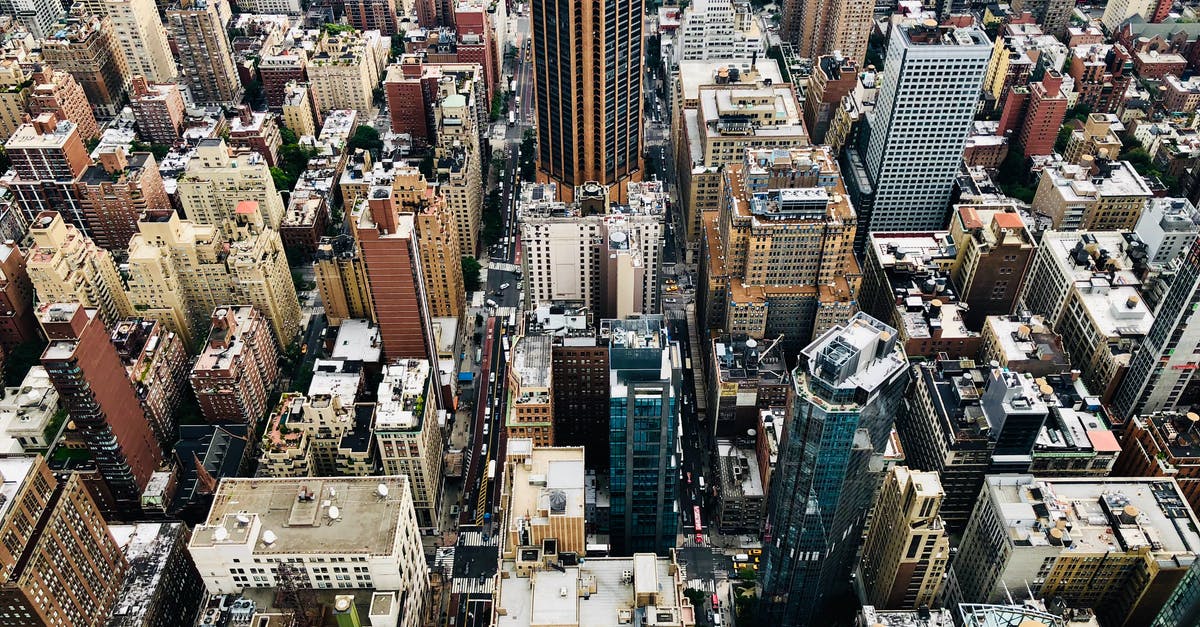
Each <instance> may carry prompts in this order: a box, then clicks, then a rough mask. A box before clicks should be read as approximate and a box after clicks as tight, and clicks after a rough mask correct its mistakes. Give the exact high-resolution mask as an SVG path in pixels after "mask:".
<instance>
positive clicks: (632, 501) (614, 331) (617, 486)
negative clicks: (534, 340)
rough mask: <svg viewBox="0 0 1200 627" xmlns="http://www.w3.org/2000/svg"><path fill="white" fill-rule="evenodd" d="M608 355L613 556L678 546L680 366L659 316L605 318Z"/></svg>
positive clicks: (676, 350) (602, 329)
mask: <svg viewBox="0 0 1200 627" xmlns="http://www.w3.org/2000/svg"><path fill="white" fill-rule="evenodd" d="M600 336H601V337H602V338H605V339H607V340H608V342H609V344H608V351H609V381H610V382H611V387H610V390H609V405H608V407H609V427H610V430H611V433H610V435H609V448H608V450H609V453H610V454H609V464H610V467H609V489H610V492H611V497H610V498H611V501H610V507H611V509H610V512H611V513H610V515H611V518H610V521H611V541H612V550H613V553H614V554H616V555H629V554H633V553H640V552H649V551H654V552H656V553H660V554H664V555H665V554H666V553H667V552H668V551H670V550H671V549H672V548H673V547H674V546H675V533H676V531H677V529H678V526H679V522H678V516H677V515H676V513H675V486H676V485H678V481H677V477H676V475H677V473H678V472H679V469H678V463H679V460H677V459H676V458H675V455H674V452H675V446H676V444H675V442H676V439H677V438H678V437H679V434H678V433H676V425H677V424H678V421H679V414H678V412H679V393H680V387H679V386H680V377H681V374H680V373H681V372H682V368H681V362H680V357H679V344H677V343H674V342H672V341H671V338H670V336H669V334H668V332H667V326H666V324H665V322H664V319H663V317H662V316H659V315H654V316H642V317H633V318H626V319H623V320H601V321H600Z"/></svg>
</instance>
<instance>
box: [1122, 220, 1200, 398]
mask: <svg viewBox="0 0 1200 627" xmlns="http://www.w3.org/2000/svg"><path fill="white" fill-rule="evenodd" d="M1197 311H1200V240H1197V241H1195V242H1192V248H1191V250H1190V251H1188V254H1187V256H1186V257H1184V258H1183V265H1182V266H1180V268H1179V273H1178V274H1176V275H1175V279H1174V280H1173V281H1172V282H1171V288H1170V290H1168V291H1167V295H1166V297H1165V298H1164V299H1163V302H1162V304H1161V305H1159V307H1158V310H1157V312H1156V314H1155V317H1154V324H1152V325H1151V326H1150V332H1149V333H1147V334H1146V339H1145V341H1144V342H1142V345H1141V346H1140V347H1138V350H1137V352H1136V353H1135V354H1134V356H1133V361H1132V362H1131V363H1130V364H1129V370H1128V371H1127V372H1126V373H1125V378H1124V379H1122V380H1121V385H1120V387H1118V388H1117V393H1116V396H1114V397H1113V411H1115V412H1116V413H1117V414H1118V415H1120V416H1122V417H1125V418H1130V417H1133V416H1137V415H1143V414H1149V413H1153V412H1157V411H1162V410H1170V409H1175V407H1176V405H1177V404H1179V403H1180V398H1181V396H1182V395H1183V393H1184V392H1185V391H1186V390H1187V389H1188V388H1190V387H1192V386H1193V385H1194V383H1193V378H1194V377H1195V376H1196V362H1197V360H1196V351H1197V350H1200V314H1198V313H1197Z"/></svg>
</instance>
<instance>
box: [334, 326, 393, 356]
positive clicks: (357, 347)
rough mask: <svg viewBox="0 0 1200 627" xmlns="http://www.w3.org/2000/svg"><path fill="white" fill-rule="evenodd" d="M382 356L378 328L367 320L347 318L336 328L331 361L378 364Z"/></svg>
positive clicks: (381, 343)
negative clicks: (342, 360)
mask: <svg viewBox="0 0 1200 627" xmlns="http://www.w3.org/2000/svg"><path fill="white" fill-rule="evenodd" d="M382 355H383V341H382V339H381V338H380V335H379V326H378V325H376V324H374V323H372V322H370V321H369V320H362V319H360V318H349V319H346V320H343V321H342V324H341V326H339V327H338V332H337V339H336V340H334V345H333V353H332V354H331V355H330V357H332V358H333V359H345V360H347V361H361V362H364V363H378V362H379V360H380V358H381V357H382Z"/></svg>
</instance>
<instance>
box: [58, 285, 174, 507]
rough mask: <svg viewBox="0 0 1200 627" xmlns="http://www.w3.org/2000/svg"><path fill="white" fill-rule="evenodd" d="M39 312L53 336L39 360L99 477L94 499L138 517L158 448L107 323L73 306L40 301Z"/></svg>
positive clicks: (92, 312)
mask: <svg viewBox="0 0 1200 627" xmlns="http://www.w3.org/2000/svg"><path fill="white" fill-rule="evenodd" d="M38 313H39V318H40V320H41V323H42V330H44V331H45V332H46V338H47V339H49V340H50V343H49V345H47V346H46V350H45V352H43V353H42V365H43V366H44V367H45V368H46V373H47V374H49V375H50V382H51V383H53V384H54V389H56V390H58V395H59V398H61V399H62V401H63V406H64V407H65V408H66V410H67V414H68V415H69V416H70V418H71V421H72V422H73V423H75V427H76V428H77V429H78V430H79V432H80V434H81V435H82V436H83V441H84V443H85V444H86V445H87V448H88V451H89V452H90V453H91V455H92V459H93V460H94V461H95V463H96V471H97V473H98V474H99V475H100V478H101V480H102V482H101V483H100V484H99V485H97V486H96V487H97V488H98V489H100V490H103V493H102V494H94V496H95V497H96V500H97V501H99V502H100V504H101V508H102V509H104V510H105V511H107V512H112V513H115V514H117V515H118V516H127V515H137V514H139V513H140V512H141V496H142V490H143V489H144V488H145V487H146V483H147V482H148V481H149V480H150V473H152V472H154V471H155V470H157V469H158V465H159V464H160V463H161V462H162V449H160V448H159V446H158V440H157V439H155V437H154V431H153V430H152V429H151V428H150V422H151V421H150V419H149V418H148V417H147V415H146V413H145V411H144V410H143V409H142V404H141V403H140V402H139V401H138V397H137V392H136V391H135V390H134V389H133V383H132V382H130V380H129V375H128V374H126V372H125V367H124V365H122V363H121V358H120V357H119V356H118V355H117V349H116V348H115V347H113V345H112V343H111V342H110V341H109V334H108V330H107V329H105V328H104V321H103V320H102V319H101V318H100V316H99V314H98V313H97V311H96V310H95V309H85V308H84V307H83V306H81V305H79V304H78V303H55V304H49V305H43V306H42V307H41V308H40V309H39V311H38Z"/></svg>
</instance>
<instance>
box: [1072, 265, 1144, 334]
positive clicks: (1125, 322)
mask: <svg viewBox="0 0 1200 627" xmlns="http://www.w3.org/2000/svg"><path fill="white" fill-rule="evenodd" d="M1107 283H1108V280H1107V279H1105V278H1101V277H1097V278H1093V279H1090V280H1088V281H1077V282H1076V284H1075V286H1076V288H1077V289H1078V290H1079V296H1080V300H1082V302H1083V306H1084V308H1085V309H1086V310H1087V312H1088V315H1090V316H1091V318H1092V320H1093V321H1095V324H1096V328H1097V329H1098V330H1099V331H1100V333H1101V334H1102V335H1103V336H1104V337H1118V336H1122V337H1139V336H1143V335H1146V334H1147V333H1149V332H1150V326H1151V325H1152V324H1154V314H1152V313H1150V308H1149V307H1147V306H1146V302H1145V301H1144V300H1142V297H1141V292H1140V291H1139V290H1138V289H1137V288H1136V287H1133V286H1130V285H1118V286H1110V285H1108V284H1107Z"/></svg>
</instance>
